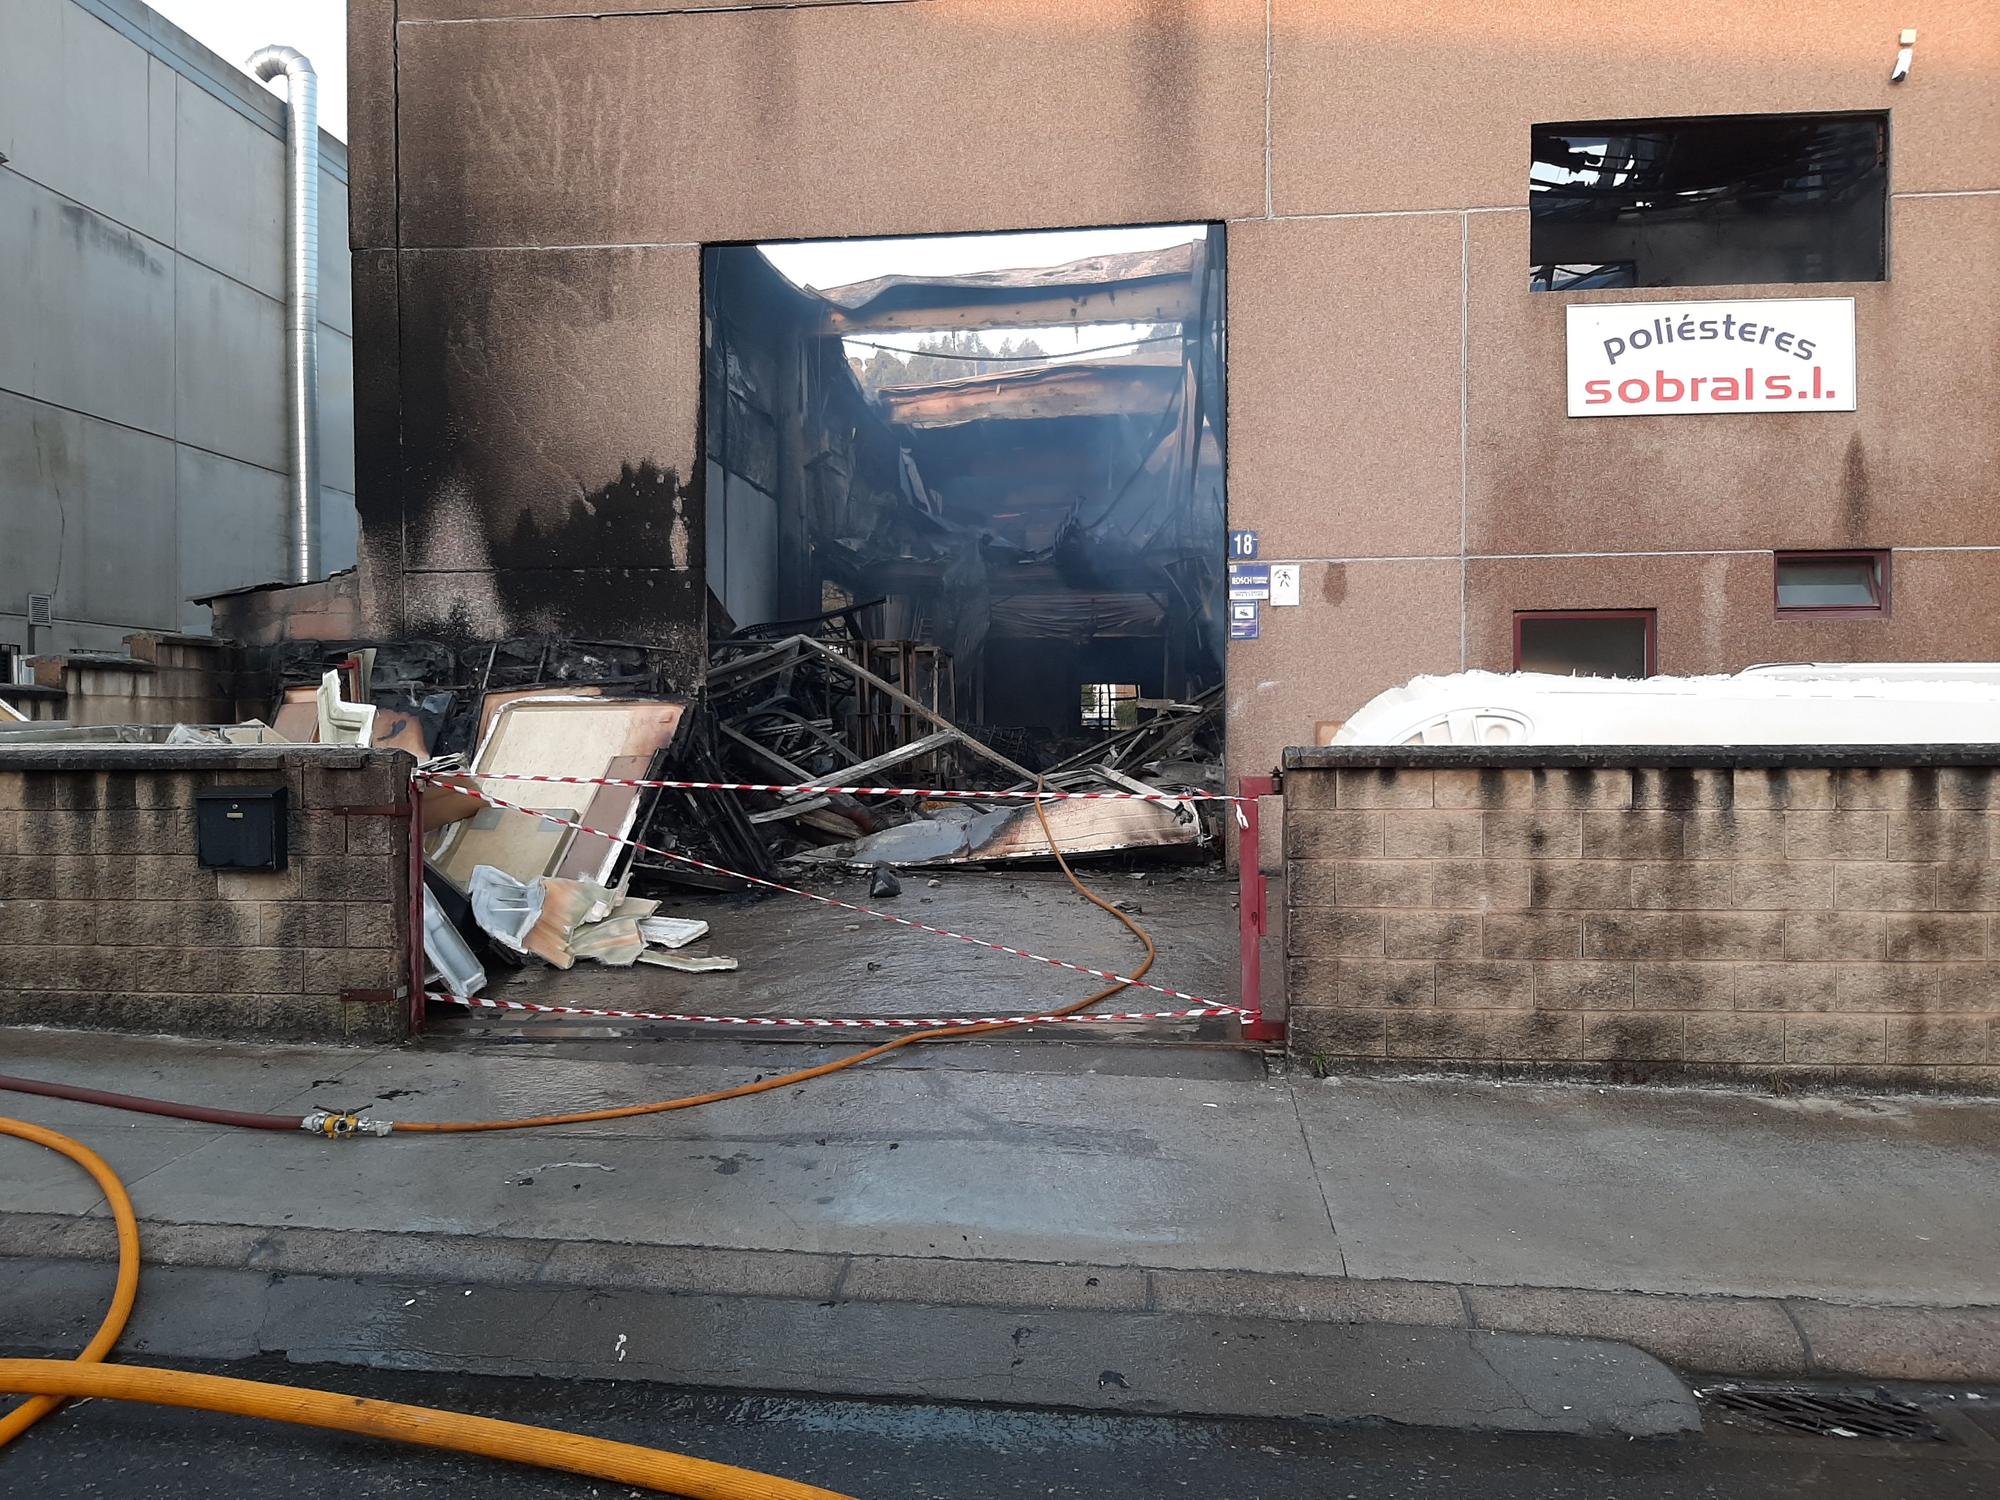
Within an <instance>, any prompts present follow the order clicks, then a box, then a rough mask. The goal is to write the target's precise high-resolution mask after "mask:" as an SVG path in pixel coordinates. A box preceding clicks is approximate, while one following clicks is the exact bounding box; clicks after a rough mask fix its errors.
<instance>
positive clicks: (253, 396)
mask: <svg viewBox="0 0 2000 1500" xmlns="http://www.w3.org/2000/svg"><path fill="white" fill-rule="evenodd" d="M180 282H181V286H180V296H179V298H178V299H177V305H176V307H175V323H176V327H177V330H178V340H177V341H178V358H177V360H176V364H175V381H176V391H177V398H178V416H179V420H178V424H177V429H176V435H177V436H178V437H179V438H180V440H181V441H182V442H184V443H192V444H194V445H195V446H196V447H198V448H206V449H208V450H209V451H210V452H213V453H221V454H226V455H227V456H228V457H230V458H236V459H241V460H243V461H244V462H246V463H253V464H261V465H263V467H265V468H267V469H271V470H274V471H276V472H279V473H282V472H284V469H285V346H284V325H285V307H284V304H283V303H282V302H278V301H275V300H273V299H272V298H270V297H266V296H265V295H264V294H263V293H262V292H256V291H252V290H251V289H250V288H249V287H247V286H244V285H243V284H242V283H241V282H237V281H231V280H229V279H228V278H227V277H225V276H219V275H217V274H216V273H215V272H214V271H211V270H209V269H208V268H207V267H206V266H203V265H200V264H198V263H196V262H194V261H191V260H188V259H187V258H186V257H182V258H181V261H180ZM272 576H273V577H276V576H278V575H276V574H273V575H272Z"/></svg>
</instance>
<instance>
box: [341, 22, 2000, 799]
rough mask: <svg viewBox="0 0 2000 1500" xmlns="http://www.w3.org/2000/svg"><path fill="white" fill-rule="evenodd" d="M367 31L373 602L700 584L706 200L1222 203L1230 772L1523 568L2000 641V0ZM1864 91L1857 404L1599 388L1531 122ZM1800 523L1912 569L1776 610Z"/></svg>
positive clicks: (1470, 642) (1698, 110)
mask: <svg viewBox="0 0 2000 1500" xmlns="http://www.w3.org/2000/svg"><path fill="white" fill-rule="evenodd" d="M1905 26H1914V27H1916V28H1918V31H1919V34H1920V42H1919V45H1918V49H1917V54H1916V67H1915V70H1914V72H1913V73H1912V75H1911V77H1910V78H1909V80H1908V81H1907V82H1906V83H1903V84H1898V85H1891V84H1890V83H1889V81H1888V78H1889V71H1890V66H1891V64H1892V62H1893V60H1894V57H1895V50H1896V36H1897V32H1898V31H1899V29H1900V28H1902V27H1905ZM351 48H352V74H353V88H354V117H355V121H356V124H355V130H354V141H353V152H354V163H355V183H356V194H355V204H354V216H353V232H354V245H355V247H356V254H357V260H356V285H357V299H356V300H357V335H358V341H359V349H360V360H361V366H362V370H363V375H364V385H365V386H366V387H367V391H368V399H367V400H366V401H364V403H363V410H362V413H361V417H360V423H361V446H362V449H363V459H362V468H361V473H360V495H359V499H360V505H361V510H362V524H363V530H364V545H363V556H364V567H365V573H366V580H365V584H366V588H367V590H368V591H369V604H370V608H371V609H372V610H373V611H374V613H375V616H376V618H377V619H378V620H379V621H380V622H381V623H382V625H383V626H384V628H392V629H393V628H405V627H409V628H415V627H417V626H420V625H423V626H428V625H429V624H431V623H432V622H436V621H451V620H458V621H461V622H465V623H467V624H469V625H473V626H476V627H477V628H479V629H481V630H484V631H488V632H492V633H498V632H501V631H513V630H524V629H529V628H534V627H536V626H539V625H545V624H546V625H558V626H564V627H567V628H577V629H589V630H607V631H617V632H620V633H627V632H637V631H643V630H647V629H660V630H663V631H667V632H679V633H681V634H683V635H687V636H692V635H694V634H695V633H697V632H698V630H699V626H700V610H699V600H700V596H701V570H702V559H703V556H704V546H703V538H702V534H701V533H702V525H703V505H702V496H701V493H700V480H699V478H698V476H699V475H700V473H701V466H700V465H699V464H698V463H697V458H698V451H697V432H698V421H697V412H698V404H699V382H698V375H699V370H700V362H701V354H700V350H701V328H700V324H699V307H700V299H699V286H698V274H699V252H698V247H699V246H700V245H701V244H703V243H705V242H714V241H743V240H758V239H769V238H817V237H823V236H834V235H907V234H925V233H940V232H952V231H980V230H1008V229H1027V228H1040V227H1056V226H1076V225H1093V224H1128V223H1147V222H1184V221H1189V220H1210V221H1215V220H1220V221H1224V222H1225V223H1226V225H1227V234H1228V244H1229V258H1230V277H1229V319H1230V328H1229V390H1230V409H1229V434H1228V437H1229V442H1228V487H1229V512H1230V525H1231V526H1232V527H1234V528H1241V529H1251V530H1256V531H1258V532H1259V533H1261V536H1262V543H1263V546H1262V557H1263V559H1264V560H1267V561H1271V560H1276V561H1286V560H1291V561H1298V562H1300V563H1302V564H1303V565H1304V571H1303V582H1304V588H1303V602H1302V603H1301V604H1300V606H1299V607H1297V608H1295V609H1292V608H1267V609H1265V611H1264V619H1263V628H1262V637H1261V639H1258V640H1255V641H1240V642H1236V643H1234V644H1233V645H1232V646H1231V649H1230V656H1229V681H1230V686H1229V701H1230V765H1231V768H1232V770H1233V771H1235V772H1238V773H1243V772H1254V771H1258V770H1264V769H1268V768H1270V767H1271V766H1272V765H1274V764H1275V763H1276V761H1277V760H1278V757H1279V754H1280V752H1281V750H1282V748H1283V747H1284V746H1286V745H1295V744H1301V743H1309V742H1310V740H1311V737H1312V734H1313V731H1314V726H1315V724H1316V723H1318V722H1320V721H1324V720H1338V719H1341V718H1344V717H1346V716H1347V715H1348V714H1349V713H1351V712H1352V711H1353V710H1354V709H1355V708H1356V707H1358V706H1359V705H1360V704H1361V703H1362V702H1364V701H1365V700H1366V699H1367V698H1368V697H1370V696H1371V695H1372V694H1374V693H1375V692H1377V691H1379V690H1380V689H1382V688H1384V687H1387V686H1390V685H1393V684H1395V683H1397V682H1400V681H1402V680H1403V679H1405V678H1407V677H1409V676H1410V675H1412V674H1413V673H1416V672H1421V671H1444V670H1452V669H1456V668H1459V667H1461V666H1488V667H1506V666H1508V665H1509V664H1510V663H1511V619H1512V615H1513V612H1514V611H1515V610H1517V609H1527V608H1594V607H1638V608H1652V609H1656V610H1657V611H1658V613H1659V664H1660V667H1661V669H1662V670H1665V671H1669V672H1691V671H1704V670H1720V669H1731V668H1737V667H1741V666H1744V665H1747V664H1748V663H1751V662H1754V661H1758V660H1768V659H1771V658H1791V659H1797V658H1810V657H1832V658H1868V657H1916V658H1933V659H1936V658H1953V657H1959V658H1963V657H1993V656H1996V655H2000V616H1996V615H1995V613H1994V612H1993V611H1991V610H1989V609H1986V608H1984V607H1983V606H1982V605H1981V604H1980V603H1979V601H1981V600H1983V599H1985V598H1989V597H1991V596H1992V595H1993V593H1994V592H1995V590H1996V588H2000V550H1995V549H1996V548H2000V530H1996V527H1995V524H1994V522H1993V519H1992V517H1993V503H1992V502H1993V482H1992V455H1993V453H1994V451H1995V450H1996V447H2000V356H1996V353H1995V351H1996V349H2000V113H1996V111H1995V110H1994V108H1993V100H1994V98H1995V97H1996V91H2000V27H1996V26H1994V25H1993V14H1992V7H1991V5H1990V4H1989V3H1986V0H1911V3H1910V4H1908V5H1906V6H1904V7H1903V8H1902V9H1900V10H1898V11H1896V12H1894V13H1888V12H1885V11H1884V10H1883V8H1882V7H1881V6H1880V5H1877V4H1874V3H1872V0H1821V3H1816V4H1813V5H1811V6H1798V5H1783V4H1776V3H1769V4H1762V3H1760V4H1745V3H1742V0H1686V3H1682V4H1675V5H1660V4H1658V3H1657V0H1596V3H1589V4H1585V3H1583V0H1561V3H1554V4H1550V3H1546V0H1478V3H1474V0H1450V3H1440V4H1432V5H1423V6H1414V7H1412V6H1384V5H1381V4H1378V3H1373V0H1369V3H1364V0H1274V3H1272V0H1093V3H1090V4H1081V5H1080V4H1076V3H1072V0H1060V3H1059V0H887V3H872V4H847V3H821V4H813V3H789V0H788V3H771V4H759V3H754V0H753V3H747V4H746V3H730V4H727V5H724V4H707V3H699V0H687V3H681V4H661V3H658V0H646V3H645V4H643V5H641V4H639V3H637V0H633V3H631V4H623V3H614V4H592V5H589V6H582V5H570V4H567V3H562V0H534V3H533V4H528V3H525V0H356V4H355V5H354V7H353V24H352V31H351ZM1829 110H1843V111H1845V110H1854V111H1886V112H1888V114H1889V115H1890V169H1891V189H1892V193H1891V199H1890V203H1889V226H1890V227H1889V240H1890V266H1889V279H1887V280H1886V281H1882V282H1874V283H1867V284H1861V285H1848V284H1823V285H1815V286H1813V287H1810V288H1806V289H1804V294H1806V295H1815V296H1820V295H1825V296H1835V295H1842V296H1844V295H1851V296H1853V297H1854V298H1855V300H1856V302H1857V310H1858V325H1859V334H1858V337H1859V354H1858V373H1859V381H1860V384H1859V389H1860V405H1859V409H1858V410H1857V411H1854V412H1824V413H1819V412H1815V413H1783V414H1773V415H1747V416H1706V417H1631V418H1622V419H1619V420H1616V421H1580V420H1571V419H1569V418H1567V417H1566V416H1565V415H1564V347H1563V317H1564V314H1563V308H1564V306H1565V304H1566V303H1567V302H1569V301H1571V300H1572V298H1571V297H1569V296H1565V295H1553V294H1533V293H1530V291H1529V290H1528V274H1527V273H1528V211H1527V198H1528V168H1529V155H1530V127H1531V125H1532V124H1534V123H1535V122H1537V121H1560V120H1578V119H1597V118H1640V117H1649V116H1674V115H1711V114H1730V113H1744V112H1793V111H1829ZM1750 294H1751V295H1767V296H1775V295H1786V294H1788V293H1787V291H1786V289H1783V288H1772V287H1765V288H1758V289H1755V291H1754V292H1752V293H1750ZM1789 294H1790V295H1799V294H1800V292H1799V291H1798V290H1796V289H1794V290H1791V291H1790V292H1789ZM1577 295H1578V296H1580V297H1582V298H1584V299H1586V300H1609V301H1617V300H1620V299H1621V298H1622V299H1627V300H1629V299H1632V298H1634V297H1644V298H1652V299H1661V300H1673V299H1675V298H1697V297H1726V296H1730V295H1734V294H1733V293H1732V292H1731V291H1730V290H1729V289H1726V288H1714V287H1703V288H1690V289H1686V290H1651V291H1645V292H1636V293H1635V292H1592V293H1583V294H1577ZM641 463H649V464H651V465H652V466H653V470H654V471H655V472H656V473H657V474H658V475H659V476H660V485H659V486H657V487H656V489H655V490H654V491H652V492H651V494H652V496H653V497H654V498H649V497H648V492H645V491H639V492H634V491H632V490H630V489H629V487H626V488H621V487H620V476H621V475H622V474H623V473H624V472H625V471H626V470H627V468H628V467H632V466H637V465H639V464H641ZM634 506H637V507H639V509H638V511H637V513H636V524H637V527H638V530H637V532H636V534H638V535H639V537H640V544H639V545H637V546H632V545H629V544H628V542H629V539H630V538H632V537H633V536H634V535H635V513H634V510H633V507H634ZM683 529H685V531H686V533H687V535H688V540H687V541H686V542H685V543H684V542H683V540H682V532H683ZM612 536H616V537H618V538H619V539H620V541H619V542H618V543H617V544H615V545H614V544H612V543H610V542H608V541H607V540H606V539H607V537H612ZM1808 547H1823V548H1830V547H1874V548H1892V549H1894V579H1895V590H1896V593H1895V605H1894V608H1893V610H1892V611H1891V613H1890V614H1889V615H1887V616H1881V617H1874V618H1868V619H1860V618H1848V619H1839V618H1819V619H1814V620H1794V619H1787V620H1779V619H1777V618H1776V617H1775V615H1774V613H1773V610H1772V597H1771V567H1772V561H1771V556H1770V553H1771V550H1772V549H1774V548H1808Z"/></svg>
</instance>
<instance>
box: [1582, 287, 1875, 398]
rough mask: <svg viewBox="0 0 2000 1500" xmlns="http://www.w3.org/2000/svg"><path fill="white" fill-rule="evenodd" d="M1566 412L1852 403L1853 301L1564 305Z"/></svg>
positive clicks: (1842, 299)
mask: <svg viewBox="0 0 2000 1500" xmlns="http://www.w3.org/2000/svg"><path fill="white" fill-rule="evenodd" d="M1568 311H1569V414H1570V415H1571V416H1572V417H1636V416H1659V415H1662V414H1665V415H1673V414H1675V413H1679V412H1718V411H1719V412H1775V411H1853V410H1854V299H1853V298H1852V297H1799V298H1782V299H1781V298H1769V299H1760V300H1755V301H1744V302H1591V303H1578V302H1572V303H1571V304H1570V305H1569V309H1568Z"/></svg>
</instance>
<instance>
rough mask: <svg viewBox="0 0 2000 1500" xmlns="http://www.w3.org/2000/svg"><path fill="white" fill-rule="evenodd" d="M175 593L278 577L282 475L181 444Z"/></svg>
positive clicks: (282, 543) (281, 555) (282, 554)
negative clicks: (178, 576) (177, 568)
mask: <svg viewBox="0 0 2000 1500" xmlns="http://www.w3.org/2000/svg"><path fill="white" fill-rule="evenodd" d="M179 479H180V518H179V527H178V532H179V542H178V545H179V548H180V579H181V590H180V592H181V597H182V598H183V599H185V598H186V597H187V596H189V595H193V594H215V593H220V592H222V591H223V590H224V589H236V588H242V587H244V586H245V585H246V584H252V583H268V582H269V581H270V580H271V579H273V578H281V577H283V576H284V569H285V476H284V475H283V474H280V473H277V472H275V471H274V470H271V469H265V468H259V467H257V466H256V465H254V464H246V463H239V462H238V461H237V460H235V459H230V458H220V457H218V456H216V455H215V454H213V453H203V452H201V451H200V450H198V449H195V448H188V447H182V448H181V449H180V461H179Z"/></svg>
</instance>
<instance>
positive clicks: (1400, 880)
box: [1285, 747, 2000, 1093]
mask: <svg viewBox="0 0 2000 1500" xmlns="http://www.w3.org/2000/svg"><path fill="white" fill-rule="evenodd" d="M1937 754H1938V752H1937V751H1935V750H1931V751H1921V750H1919V751H1915V752H1912V751H1909V750H1907V749H1906V750H1904V751H1901V752H1895V753H1892V755H1876V756H1874V757H1872V759H1875V760H1877V761H1881V760H1889V759H1893V758H1900V759H1901V760H1902V762H1903V763H1902V764H1893V763H1892V764H1867V763H1865V762H1866V761H1867V760H1868V759H1870V758H1871V757H1869V756H1867V755H1865V754H1864V755H1863V756H1862V757H1861V759H1859V760H1854V759H1847V758H1846V756H1845V753H1844V752H1841V751H1837V750H1836V751H1828V750H1825V749H1822V750H1819V751H1817V752H1815V751H1810V750H1804V751H1797V752H1786V751H1774V752H1769V753H1764V752H1757V753H1753V754H1751V755H1749V756H1748V757H1743V756H1740V755H1737V753H1735V752H1729V751H1722V752H1716V753H1715V756H1714V758H1713V760H1712V762H1711V763H1709V764H1701V763H1700V759H1701V755H1700V752H1696V753H1695V754H1693V755H1691V756H1689V755H1680V754H1673V753H1669V754H1661V753H1658V752H1654V753H1651V754H1647V753H1646V752H1623V753H1621V752H1618V751H1603V752H1600V751H1596V750H1586V751H1582V752H1568V753H1566V754H1560V755H1557V754H1553V753H1552V752H1549V751H1546V750H1545V751H1542V752H1541V756H1542V758H1543V760H1544V762H1545V763H1543V764H1540V765H1537V764H1533V763H1532V762H1533V758H1534V757H1533V754H1532V752H1531V753H1530V754H1529V755H1528V756H1527V757H1525V758H1524V757H1523V756H1522V755H1521V754H1520V753H1519V752H1514V753H1508V752H1488V753H1485V754H1483V755H1482V754H1481V753H1480V752H1472V751H1462V750H1443V751H1424V750H1401V749H1397V750H1388V751H1368V750H1363V749H1360V748H1359V747H1356V748H1354V749H1344V748H1343V749H1337V750H1328V751H1292V752H1289V753H1288V755H1287V757H1286V771H1285V864H1286V874H1287V880H1286V893H1287V895H1286V899H1287V931H1286V952H1287V959H1286V994H1287V999H1288V1003H1289V1007H1290V1026H1291V1047H1292V1050H1293V1052H1294V1053H1295V1054H1296V1055H1299V1056H1301V1057H1303V1058H1306V1059H1310V1060H1314V1061H1317V1062H1320V1063H1322V1064H1325V1065H1330V1066H1338V1065H1342V1064H1348V1065H1356V1064H1362V1063H1366V1062H1373V1063H1377V1064H1397V1065H1401V1064H1420V1065H1463V1064H1497V1065H1500V1066H1501V1067H1502V1068H1503V1069H1519V1070H1523V1071H1539V1072H1545V1071H1564V1072H1569V1071H1573V1072H1595V1073H1610V1074H1616V1075H1619V1076H1627V1077H1649V1076H1657V1077H1663V1078H1665V1077H1672V1076H1676V1075H1678V1076H1701V1077H1730V1076H1744V1077H1759V1078H1773V1077H1785V1078H1790V1079H1793V1080H1794V1081H1798V1082H1827V1083H1840V1082H1852V1083H1857V1084H1860V1083H1866V1084H1870V1085H1876V1084H1891V1085H1899V1086H1904V1085H1907V1086H1918V1087H1936V1088H1950V1089H1959V1090H1966V1091H1975V1092H1987V1093H1990V1092H2000V770H1996V767H1997V766H2000V750H1996V751H1994V752H1993V754H1992V756H1991V759H1990V760H1989V759H1988V758H1987V757H1986V755H1985V754H1984V752H1981V753H1980V754H1979V755H1975V756H1969V757H1962V760H1963V762H1964V763H1956V762H1953V761H1951V760H1950V759H1949V758H1948V759H1947V760H1946V761H1945V762H1944V763H1940V762H1939V761H1938V760H1937V759H1936V756H1937ZM1732 757H1733V758H1736V759H1738V760H1739V762H1740V761H1742V760H1745V759H1747V761H1748V763H1737V764H1730V763H1728V759H1727V758H1732ZM1835 759H1840V760H1844V761H1845V763H1841V764H1833V763H1829V762H1830V761H1832V760H1835ZM1482 761H1484V762H1485V763H1483V764H1482V763H1481V762H1482Z"/></svg>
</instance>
